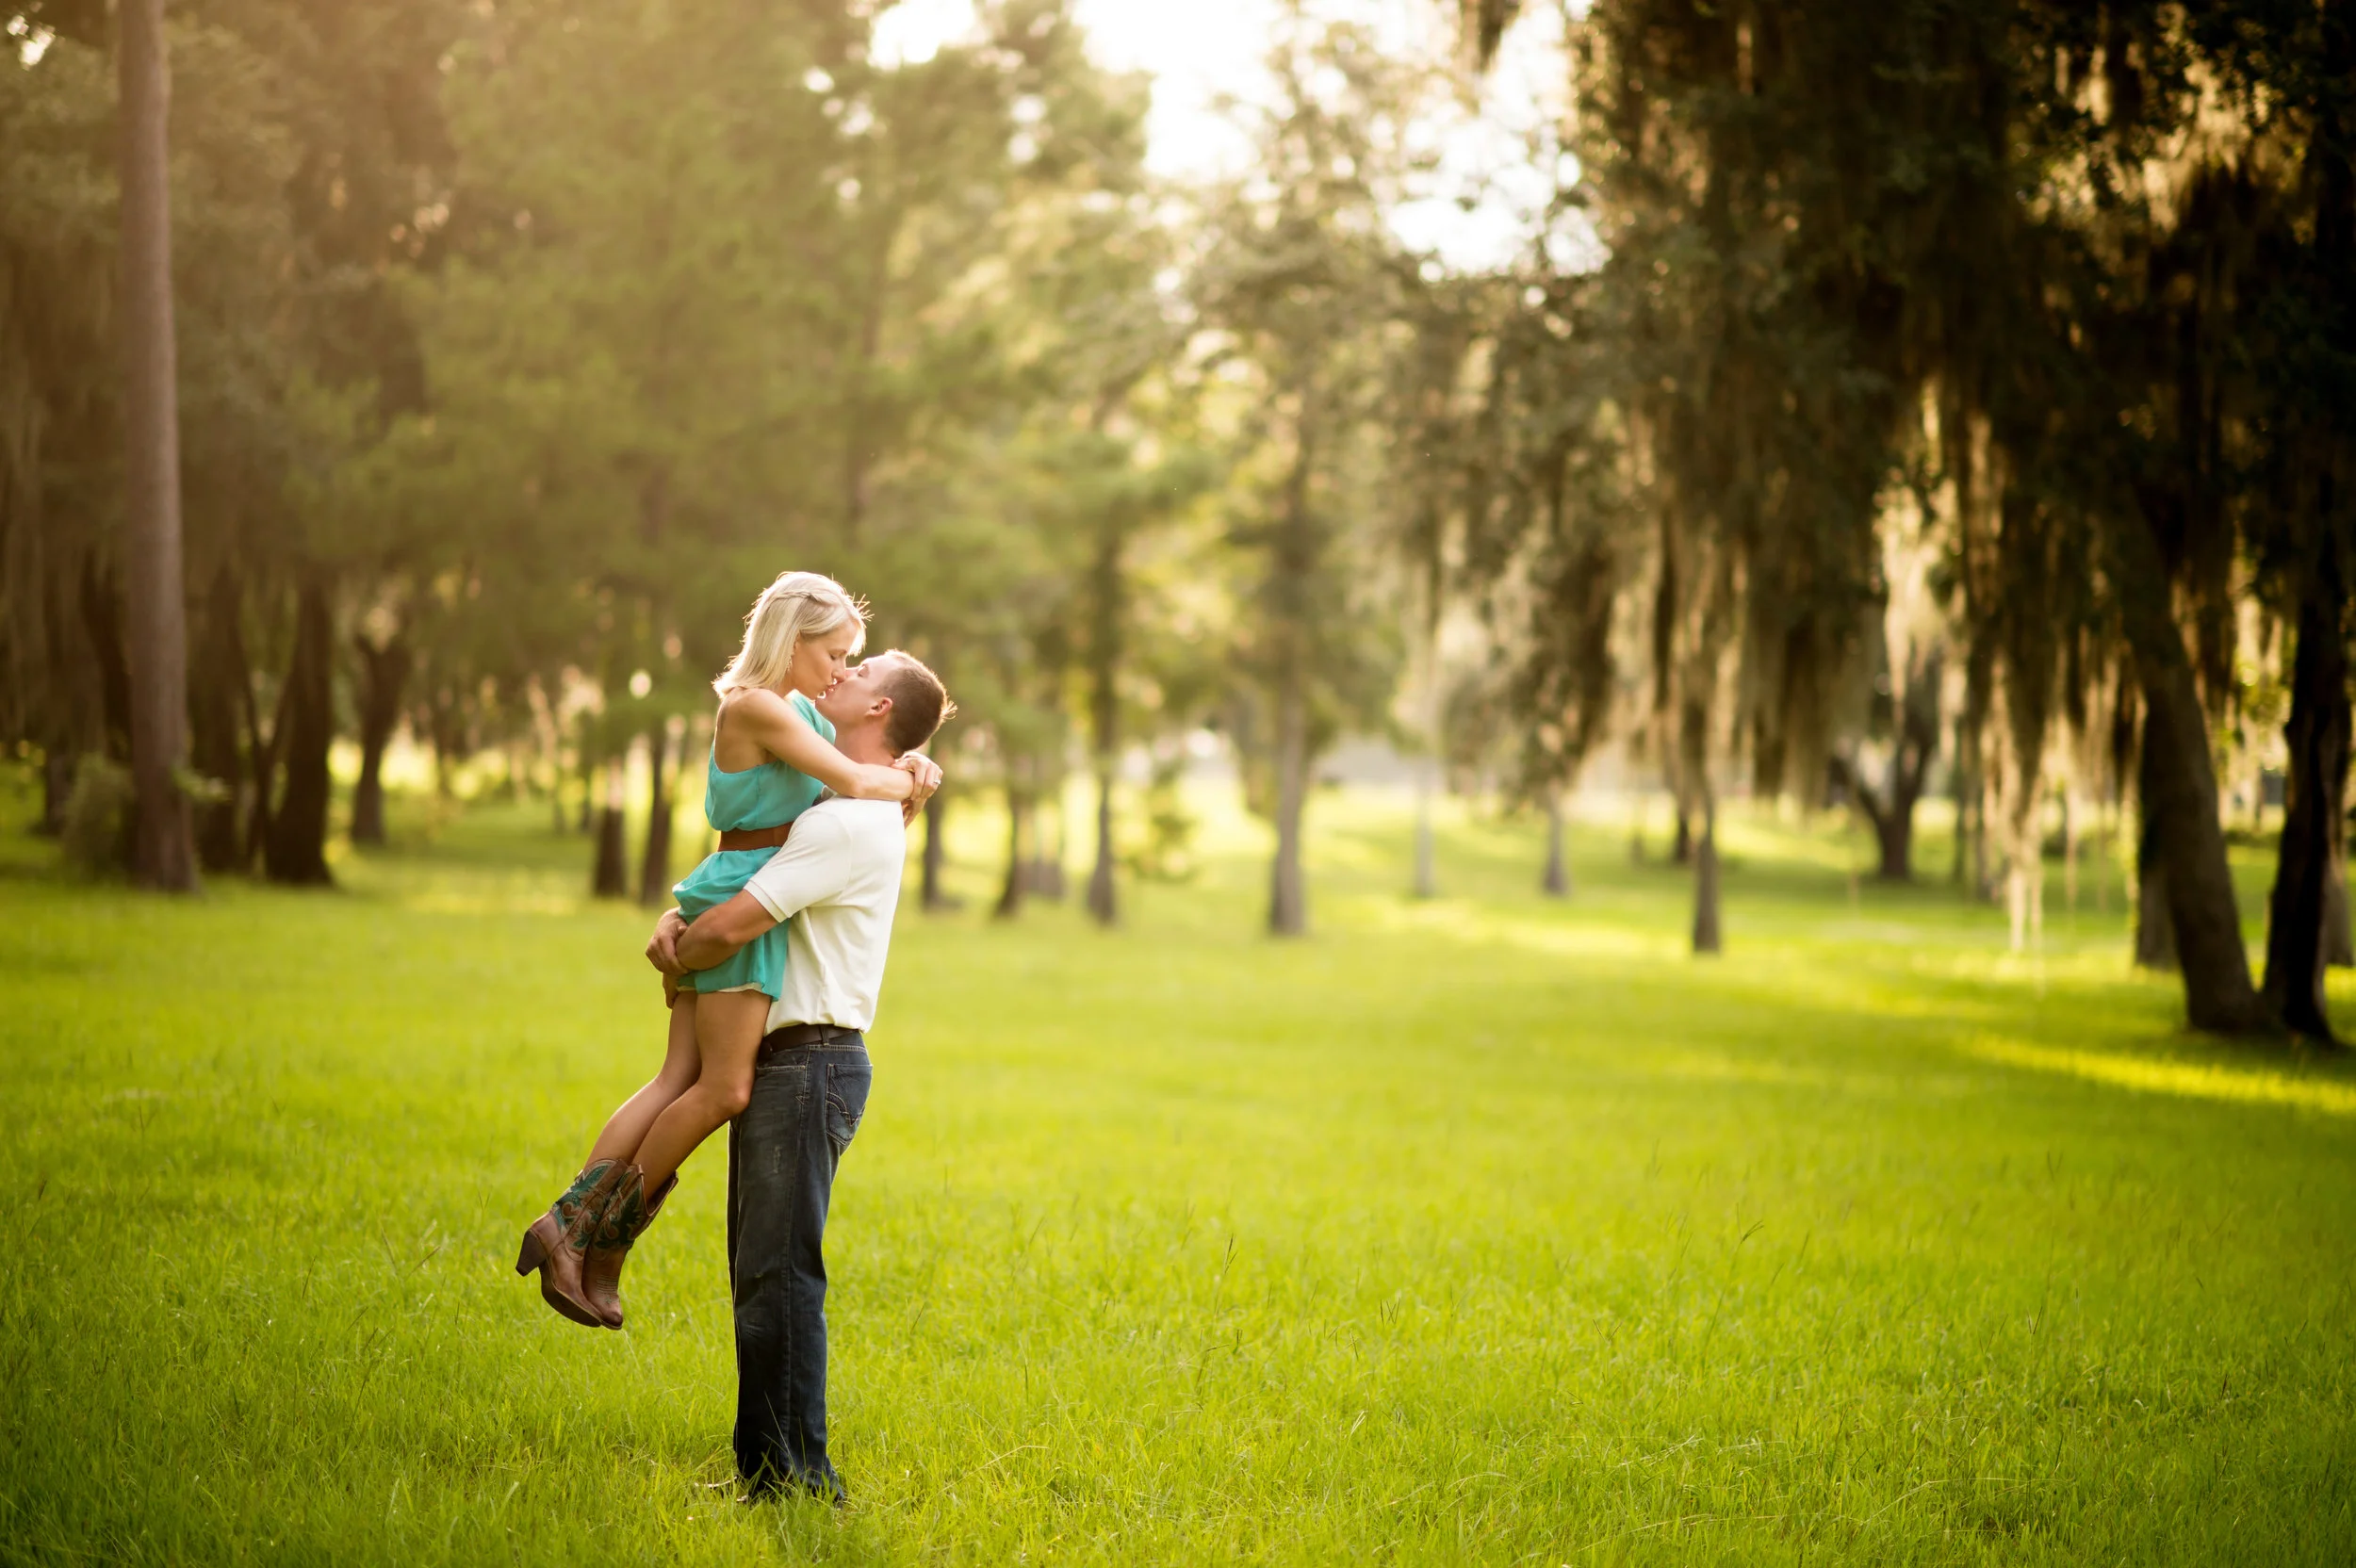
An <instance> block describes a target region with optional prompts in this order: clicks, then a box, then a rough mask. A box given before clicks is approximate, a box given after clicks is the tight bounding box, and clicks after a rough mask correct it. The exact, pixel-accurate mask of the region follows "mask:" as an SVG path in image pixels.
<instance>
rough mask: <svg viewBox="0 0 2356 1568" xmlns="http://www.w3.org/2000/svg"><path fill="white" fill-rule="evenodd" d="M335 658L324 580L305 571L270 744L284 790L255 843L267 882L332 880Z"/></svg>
mask: <svg viewBox="0 0 2356 1568" xmlns="http://www.w3.org/2000/svg"><path fill="white" fill-rule="evenodd" d="M334 666H335V629H334V626H333V623H332V618H331V616H330V613H329V606H328V589H327V580H326V579H325V578H324V577H322V576H320V575H319V574H318V573H316V572H314V573H309V574H306V575H305V577H304V579H303V585H302V587H301V588H299V589H298V590H297V591H296V598H295V641H294V654H293V657H292V658H291V659H290V660H289V661H288V662H287V668H286V692H287V697H288V701H287V704H286V720H285V723H286V734H285V736H284V737H282V738H281V739H280V742H279V744H278V746H277V752H278V759H279V763H280V765H281V767H282V768H283V769H284V770H285V774H286V789H285V792H283V793H282V794H281V795H280V796H279V798H278V806H277V809H275V810H273V811H272V812H270V831H269V837H268V838H267V839H265V840H264V841H263V844H262V870H263V874H265V875H267V876H268V877H269V878H270V880H271V881H272V882H283V883H286V884H287V885H289V886H293V887H321V886H324V885H326V884H327V883H329V882H331V881H333V880H334V878H333V877H331V876H329V875H328V873H327V800H328V779H327V750H328V747H329V746H331V745H332V744H334V743H335V692H334V685H333V679H334V673H335V671H334Z"/></svg>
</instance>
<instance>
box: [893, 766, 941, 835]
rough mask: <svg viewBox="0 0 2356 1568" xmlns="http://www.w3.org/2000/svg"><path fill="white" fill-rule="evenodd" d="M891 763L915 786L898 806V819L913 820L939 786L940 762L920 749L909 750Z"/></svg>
mask: <svg viewBox="0 0 2356 1568" xmlns="http://www.w3.org/2000/svg"><path fill="white" fill-rule="evenodd" d="M892 766H893V767H895V768H898V769H899V770H901V771H902V772H903V773H905V774H907V775H908V777H909V778H910V779H911V780H913V781H914V784H915V788H914V789H913V790H911V791H910V792H908V799H907V800H906V801H905V802H903V803H902V804H901V807H900V820H901V821H902V822H903V823H911V822H914V821H915V820H916V813H917V812H919V811H922V810H923V809H924V803H925V802H926V801H928V800H930V799H932V797H933V792H934V791H935V790H938V789H940V788H941V764H940V763H938V762H936V761H934V760H932V759H931V758H929V757H927V756H925V755H924V753H923V752H921V751H911V752H908V753H907V754H905V755H904V756H902V757H901V758H900V760H898V761H896V762H894V763H892Z"/></svg>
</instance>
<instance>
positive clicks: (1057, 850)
mask: <svg viewBox="0 0 2356 1568" xmlns="http://www.w3.org/2000/svg"><path fill="white" fill-rule="evenodd" d="M1048 801H1052V802H1053V803H1054V811H1053V821H1054V823H1055V842H1054V843H1053V845H1052V846H1051V845H1050V844H1049V842H1048V838H1047V825H1048V822H1049V820H1050V813H1049V808H1048V804H1047V802H1048ZM1063 801H1064V792H1063V791H1062V789H1061V788H1056V789H1054V790H1050V791H1049V792H1047V800H1046V801H1041V802H1039V804H1037V805H1036V806H1034V807H1033V809H1032V813H1031V863H1030V868H1029V870H1028V871H1026V872H1025V873H1024V874H1023V887H1024V890H1026V891H1027V892H1029V893H1030V894H1031V895H1032V896H1033V897H1035V898H1043V899H1045V900H1047V901H1048V902H1049V903H1051V904H1061V903H1062V902H1063V895H1064V882H1063V851H1064V809H1063Z"/></svg>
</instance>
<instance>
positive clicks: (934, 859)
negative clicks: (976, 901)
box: [922, 787, 957, 909]
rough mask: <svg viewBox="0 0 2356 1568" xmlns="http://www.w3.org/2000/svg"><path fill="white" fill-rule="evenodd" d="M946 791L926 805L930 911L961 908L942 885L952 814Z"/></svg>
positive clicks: (927, 901) (927, 905)
mask: <svg viewBox="0 0 2356 1568" xmlns="http://www.w3.org/2000/svg"><path fill="white" fill-rule="evenodd" d="M947 796H948V790H947V788H946V787H943V788H941V789H939V790H936V791H934V792H933V798H932V799H930V800H928V801H926V802H925V803H924V874H923V883H922V889H923V896H924V907H925V908H927V909H953V908H955V907H957V906H956V904H955V902H954V901H952V900H951V899H950V897H949V894H948V892H947V891H946V890H944V889H943V888H942V887H941V873H942V872H943V871H944V870H945V869H947V867H948V864H949V847H948V845H947V843H946V842H944V841H942V839H941V829H942V827H943V826H945V825H946V818H947V817H948V814H949V807H948V800H947Z"/></svg>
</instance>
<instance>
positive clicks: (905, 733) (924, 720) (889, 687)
mask: <svg viewBox="0 0 2356 1568" xmlns="http://www.w3.org/2000/svg"><path fill="white" fill-rule="evenodd" d="M875 657H876V658H878V659H885V660H889V661H891V662H890V663H888V664H887V665H885V666H884V670H883V673H882V676H881V678H880V680H879V682H878V683H879V684H880V685H881V686H882V687H883V694H884V695H886V696H888V697H890V698H891V699H892V716H891V717H890V718H888V719H886V720H885V721H884V744H886V745H888V746H890V747H891V748H892V756H894V757H902V756H906V755H907V754H908V753H909V752H911V751H914V750H915V749H916V748H917V747H918V746H921V745H923V744H924V743H925V742H927V741H929V740H931V739H932V738H933V735H934V734H935V732H937V731H938V730H939V729H940V728H941V726H942V725H944V724H947V723H948V722H949V721H950V720H951V719H954V718H956V717H957V704H956V703H954V702H951V701H950V700H949V689H948V688H947V687H946V686H943V685H942V684H941V677H939V676H937V675H935V674H933V672H932V671H931V670H929V669H927V668H925V667H924V661H923V660H921V659H919V658H917V657H916V655H914V654H912V653H909V652H908V651H907V650H905V649H902V648H888V649H886V650H885V651H884V652H882V653H879V654H877V655H876V656H875Z"/></svg>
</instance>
